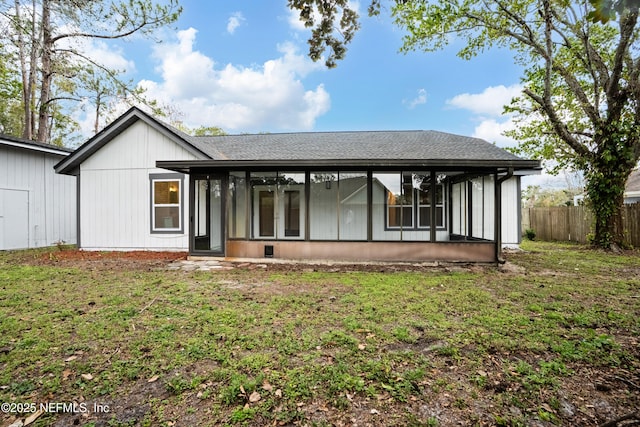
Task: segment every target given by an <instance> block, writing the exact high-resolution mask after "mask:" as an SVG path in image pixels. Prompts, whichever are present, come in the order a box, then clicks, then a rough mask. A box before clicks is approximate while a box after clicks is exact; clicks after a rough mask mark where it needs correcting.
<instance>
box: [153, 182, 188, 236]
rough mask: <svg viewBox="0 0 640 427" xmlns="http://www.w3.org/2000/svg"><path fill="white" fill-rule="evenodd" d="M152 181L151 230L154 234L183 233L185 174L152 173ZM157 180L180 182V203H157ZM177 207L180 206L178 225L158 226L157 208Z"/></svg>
mask: <svg viewBox="0 0 640 427" xmlns="http://www.w3.org/2000/svg"><path fill="white" fill-rule="evenodd" d="M149 180H150V183H151V200H150V205H151V216H150V219H151V224H150V231H151V233H152V234H183V233H184V175H183V174H177V173H176V174H150V175H149ZM156 182H178V203H158V204H156V203H155V185H154V184H155V183H156ZM162 207H177V208H178V227H174V228H157V227H156V226H155V224H156V208H162Z"/></svg>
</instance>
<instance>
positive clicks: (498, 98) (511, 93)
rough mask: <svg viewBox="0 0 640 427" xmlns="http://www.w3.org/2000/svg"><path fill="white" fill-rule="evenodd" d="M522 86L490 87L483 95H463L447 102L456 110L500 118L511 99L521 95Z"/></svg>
mask: <svg viewBox="0 0 640 427" xmlns="http://www.w3.org/2000/svg"><path fill="white" fill-rule="evenodd" d="M521 92H522V86H521V85H519V84H514V85H511V86H504V85H500V86H490V87H488V88H486V89H485V90H484V91H483V92H482V93H462V94H460V95H456V96H454V97H453V98H451V99H448V100H447V105H449V106H451V107H454V108H461V109H465V110H469V111H471V112H473V113H475V114H482V115H489V116H500V115H501V114H502V111H503V107H504V106H505V105H507V104H509V103H510V102H511V99H512V98H514V97H516V96H518V95H520V93H521Z"/></svg>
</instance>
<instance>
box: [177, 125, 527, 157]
mask: <svg viewBox="0 0 640 427" xmlns="http://www.w3.org/2000/svg"><path fill="white" fill-rule="evenodd" d="M188 141H189V142H190V143H192V144H193V145H194V146H196V147H197V148H198V149H200V150H202V151H203V152H205V153H206V154H208V155H210V156H211V158H212V159H214V160H315V159H318V160H332V159H336V160H338V159H339V160H349V159H354V160H367V159H397V160H403V159H407V160H416V159H427V160H439V159H447V160H456V159H459V160H520V158H519V157H517V156H515V155H514V154H511V153H509V152H507V151H505V150H503V149H501V148H499V147H497V146H495V145H493V144H490V143H489V142H487V141H485V140H482V139H479V138H471V137H467V136H460V135H454V134H450V133H444V132H437V131H372V132H368V131H361V132H306V133H305V132H303V133H279V134H255V135H225V136H209V137H189V138H188Z"/></svg>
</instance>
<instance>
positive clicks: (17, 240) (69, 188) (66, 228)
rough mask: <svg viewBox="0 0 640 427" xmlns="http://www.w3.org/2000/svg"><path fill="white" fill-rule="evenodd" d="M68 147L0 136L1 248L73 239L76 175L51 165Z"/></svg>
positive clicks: (29, 246) (46, 243)
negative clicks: (58, 172) (59, 170)
mask: <svg viewBox="0 0 640 427" xmlns="http://www.w3.org/2000/svg"><path fill="white" fill-rule="evenodd" d="M71 151H72V150H69V149H66V148H62V147H56V146H52V145H49V144H40V143H36V142H32V141H26V140H23V139H18V138H13V137H10V136H4V135H0V250H6V249H25V248H37V247H42V246H52V245H54V244H56V243H58V242H65V243H69V244H71V243H76V231H77V230H76V225H77V222H76V191H77V189H76V178H75V177H74V176H64V175H58V174H56V173H55V171H54V169H53V166H54V165H55V164H56V163H58V162H59V161H60V160H62V159H64V158H65V157H67V156H68V155H69V153H70V152H71Z"/></svg>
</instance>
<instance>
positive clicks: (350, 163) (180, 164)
mask: <svg viewBox="0 0 640 427" xmlns="http://www.w3.org/2000/svg"><path fill="white" fill-rule="evenodd" d="M156 166H157V167H158V168H162V169H168V170H172V171H176V172H181V173H186V174H189V173H192V171H193V172H196V171H203V170H206V169H210V170H220V171H222V170H227V171H228V170H264V169H272V170H273V169H282V170H295V169H298V170H302V169H335V168H340V169H344V168H350V169H352V168H362V169H379V170H383V169H441V170H443V171H446V170H460V169H465V170H468V169H473V170H486V171H494V170H495V171H502V170H506V169H513V170H523V171H524V170H531V171H533V170H539V169H541V164H540V161H539V160H468V159H464V160H460V159H431V160H429V159H418V160H407V159H380V160H378V159H375V160H371V159H338V160H336V159H332V160H318V159H308V160H305V159H302V160H160V161H157V162H156Z"/></svg>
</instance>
